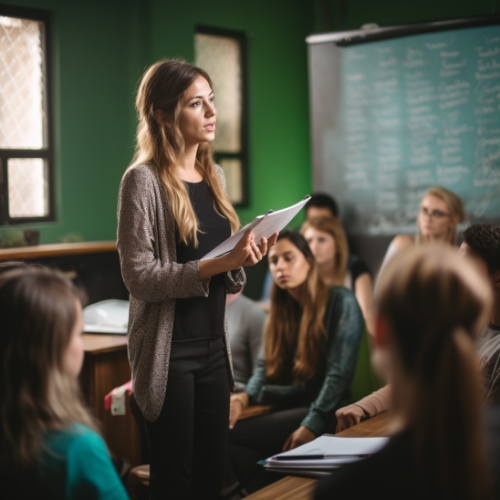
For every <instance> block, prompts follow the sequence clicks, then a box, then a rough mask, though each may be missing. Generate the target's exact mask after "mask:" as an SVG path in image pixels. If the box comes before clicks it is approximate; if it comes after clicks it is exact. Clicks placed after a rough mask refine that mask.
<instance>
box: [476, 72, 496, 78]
mask: <svg viewBox="0 0 500 500" xmlns="http://www.w3.org/2000/svg"><path fill="white" fill-rule="evenodd" d="M498 77H500V72H499V71H493V72H492V73H476V80H490V79H491V78H498Z"/></svg>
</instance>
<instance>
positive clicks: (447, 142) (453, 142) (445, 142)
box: [437, 137, 462, 146]
mask: <svg viewBox="0 0 500 500" xmlns="http://www.w3.org/2000/svg"><path fill="white" fill-rule="evenodd" d="M437 143H438V144H439V145H440V146H460V144H462V139H460V138H458V137H440V138H439V139H438V140H437Z"/></svg>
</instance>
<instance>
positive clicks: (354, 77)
mask: <svg viewBox="0 0 500 500" xmlns="http://www.w3.org/2000/svg"><path fill="white" fill-rule="evenodd" d="M345 78H346V80H347V81H348V82H360V81H363V80H364V79H365V75H363V73H354V74H351V75H346V77H345Z"/></svg>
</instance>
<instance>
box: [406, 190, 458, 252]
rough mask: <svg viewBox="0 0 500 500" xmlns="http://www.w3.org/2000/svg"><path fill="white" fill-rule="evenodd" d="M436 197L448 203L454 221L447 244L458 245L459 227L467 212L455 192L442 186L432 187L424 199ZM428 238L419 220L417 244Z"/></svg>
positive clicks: (447, 236)
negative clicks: (424, 234)
mask: <svg viewBox="0 0 500 500" xmlns="http://www.w3.org/2000/svg"><path fill="white" fill-rule="evenodd" d="M429 195H431V196H435V197H436V198H439V199H440V200H442V201H444V202H445V203H446V206H447V207H448V210H449V212H450V217H451V221H452V226H451V227H450V229H449V231H448V234H447V235H446V240H445V241H446V243H448V244H450V245H456V244H457V225H458V224H460V223H461V222H463V221H464V220H465V210H464V206H463V203H462V200H461V199H460V197H459V196H457V195H456V194H455V193H454V192H453V191H450V190H449V189H446V188H444V187H441V186H432V187H430V188H429V189H428V190H427V192H426V193H425V194H424V196H423V197H422V199H424V198H425V197H426V196H429ZM424 241H426V238H425V237H424V236H423V235H422V231H421V229H420V226H419V224H418V220H417V237H416V242H417V243H423V242H424Z"/></svg>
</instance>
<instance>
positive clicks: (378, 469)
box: [314, 431, 443, 500]
mask: <svg viewBox="0 0 500 500" xmlns="http://www.w3.org/2000/svg"><path fill="white" fill-rule="evenodd" d="M412 437H413V435H412V433H411V431H405V432H403V433H401V434H398V435H396V436H394V437H392V438H391V439H390V441H389V444H388V445H387V446H386V447H385V448H384V449H382V450H381V451H379V452H378V453H376V454H375V455H373V456H371V457H369V458H367V459H365V460H361V461H360V462H357V463H354V464H349V465H345V466H343V467H341V468H340V469H338V470H336V471H334V472H333V473H332V474H331V475H330V476H328V477H327V478H325V479H322V480H321V481H320V482H319V483H318V486H317V489H316V493H315V495H314V500H326V499H328V500H331V499H333V498H334V499H335V500H343V499H349V500H354V499H356V500H357V499H362V500H366V499H370V498H373V499H379V498H382V499H384V500H401V499H402V498H404V499H405V500H417V499H418V500H421V499H425V500H431V499H432V500H433V499H436V500H437V499H442V498H443V496H442V495H441V494H440V492H439V491H437V489H438V488H439V485H438V484H437V481H436V478H435V477H428V476H427V477H425V478H424V477H422V475H421V474H419V473H418V472H417V471H416V467H415V460H414V458H413V456H412V451H411V450H412Z"/></svg>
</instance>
